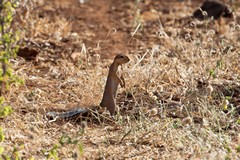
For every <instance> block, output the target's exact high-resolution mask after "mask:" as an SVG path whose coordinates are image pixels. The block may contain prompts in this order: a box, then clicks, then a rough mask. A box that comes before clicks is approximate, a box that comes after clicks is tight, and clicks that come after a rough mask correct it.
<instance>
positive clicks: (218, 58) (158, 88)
mask: <svg viewBox="0 0 240 160" xmlns="http://www.w3.org/2000/svg"><path fill="white" fill-rule="evenodd" d="M201 2H202V1H200V0H197V1H194V2H193V1H191V0H188V1H183V2H177V1H175V2H174V1H170V2H168V1H161V0H159V1H154V0H143V1H128V0H122V1H116V0H105V1H104V0H88V1H86V2H84V3H82V4H81V3H80V1H77V0H52V1H45V0H38V1H33V2H29V4H28V5H27V6H26V7H25V10H24V9H23V10H22V11H21V14H19V15H18V18H17V19H16V21H15V26H21V27H20V30H21V45H22V46H21V48H23V47H27V48H29V49H32V50H33V52H34V53H36V54H33V53H30V52H28V51H26V50H24V51H23V52H22V55H21V56H22V57H20V56H18V57H17V58H16V59H15V60H13V66H14V69H15V72H16V74H17V75H19V76H20V77H22V78H23V79H24V80H25V84H24V85H23V86H16V85H12V86H11V87H10V91H8V92H6V95H7V98H6V103H7V104H9V105H11V106H12V108H13V109H14V113H13V114H11V115H10V116H8V117H6V118H4V119H1V126H2V127H3V129H4V134H5V136H6V138H5V141H4V142H3V143H2V145H3V146H4V147H5V150H6V153H8V155H10V156H12V157H16V156H17V154H18V155H19V156H20V157H22V158H24V159H30V158H34V159H47V158H49V159H58V158H59V159H240V151H239V150H240V134H239V133H240V116H239V115H240V67H239V63H240V52H239V44H240V43H239V42H240V38H239V37H240V26H239V23H240V10H239V5H240V4H239V2H237V1H233V2H232V3H229V5H230V6H231V7H232V8H233V10H234V18H231V19H223V18H222V19H220V20H217V21H211V20H206V21H198V20H196V19H192V18H190V16H191V15H192V13H193V12H194V10H196V9H197V7H199V6H200V4H201ZM119 52H122V53H126V54H128V55H129V57H130V58H131V61H130V62H129V63H128V64H126V65H125V66H124V68H123V70H124V74H125V77H126V88H121V89H120V90H119V95H118V97H117V103H118V106H119V108H120V111H119V114H117V115H116V117H115V119H113V118H110V116H109V115H108V113H107V112H106V113H103V116H102V117H101V116H100V117H90V120H82V121H80V122H79V121H78V122H75V121H74V120H71V121H54V122H48V120H47V119H46V117H45V114H46V113H47V112H48V111H64V110H70V109H71V108H76V107H80V106H81V107H94V106H96V105H98V104H99V102H100V100H101V98H102V93H103V88H104V84H105V81H106V75H107V72H108V66H109V64H110V63H111V61H112V58H113V57H114V55H116V54H117V53H119ZM27 53H28V54H29V55H27ZM35 55H36V56H35ZM24 56H25V58H24ZM26 57H27V58H26ZM103 117H105V118H103ZM14 147H15V150H14ZM13 150H14V152H12V151H13Z"/></svg>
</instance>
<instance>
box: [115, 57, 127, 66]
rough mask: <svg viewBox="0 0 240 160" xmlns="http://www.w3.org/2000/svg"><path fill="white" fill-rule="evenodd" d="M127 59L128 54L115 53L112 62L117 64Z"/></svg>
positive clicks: (125, 61)
mask: <svg viewBox="0 0 240 160" xmlns="http://www.w3.org/2000/svg"><path fill="white" fill-rule="evenodd" d="M129 61H130V59H129V58H128V56H126V55H124V54H117V55H116V56H115V58H114V62H115V63H117V64H118V65H122V64H124V63H127V62H129Z"/></svg>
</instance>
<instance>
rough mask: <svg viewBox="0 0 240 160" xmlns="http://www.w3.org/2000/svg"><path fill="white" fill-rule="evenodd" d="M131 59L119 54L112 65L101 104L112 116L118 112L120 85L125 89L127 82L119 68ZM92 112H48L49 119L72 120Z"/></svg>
mask: <svg viewBox="0 0 240 160" xmlns="http://www.w3.org/2000/svg"><path fill="white" fill-rule="evenodd" d="M129 60H130V59H129V58H128V56H126V55H124V54H117V55H116V56H115V58H114V61H113V63H112V64H111V66H110V68H109V72H108V77H107V82H106V85H105V90H104V93H103V97H102V101H101V103H100V106H101V107H106V108H107V109H108V110H109V112H110V114H111V115H114V113H115V110H116V102H115V98H116V95H117V89H118V85H119V84H120V86H121V87H125V81H124V78H123V75H121V76H119V75H118V67H119V66H120V65H122V64H124V63H127V62H128V61H129ZM89 111H90V110H89V109H87V108H77V109H73V110H71V111H67V112H63V113H60V112H48V113H47V115H46V116H47V117H48V119H56V118H71V117H74V116H77V115H79V114H83V113H87V112H89Z"/></svg>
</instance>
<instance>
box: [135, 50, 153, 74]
mask: <svg viewBox="0 0 240 160" xmlns="http://www.w3.org/2000/svg"><path fill="white" fill-rule="evenodd" d="M148 52H149V51H148V50H147V51H146V52H145V53H144V55H143V56H142V57H141V58H140V60H139V61H138V62H137V63H136V64H135V65H134V66H133V67H132V69H131V73H132V72H133V70H134V69H135V67H136V66H137V65H138V64H139V63H140V62H142V61H143V59H144V57H145V56H146V55H147V54H148Z"/></svg>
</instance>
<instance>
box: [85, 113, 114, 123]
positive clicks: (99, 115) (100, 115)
mask: <svg viewBox="0 0 240 160" xmlns="http://www.w3.org/2000/svg"><path fill="white" fill-rule="evenodd" d="M89 111H91V112H92V113H95V114H96V115H98V117H103V118H104V119H107V120H109V121H111V122H113V123H115V124H116V122H115V121H113V120H112V119H110V118H107V117H106V116H103V115H102V114H100V113H98V112H97V111H94V110H93V109H89ZM93 115H94V114H93ZM96 115H94V117H95V118H97V119H98V121H99V122H100V119H99V118H98V117H96Z"/></svg>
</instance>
